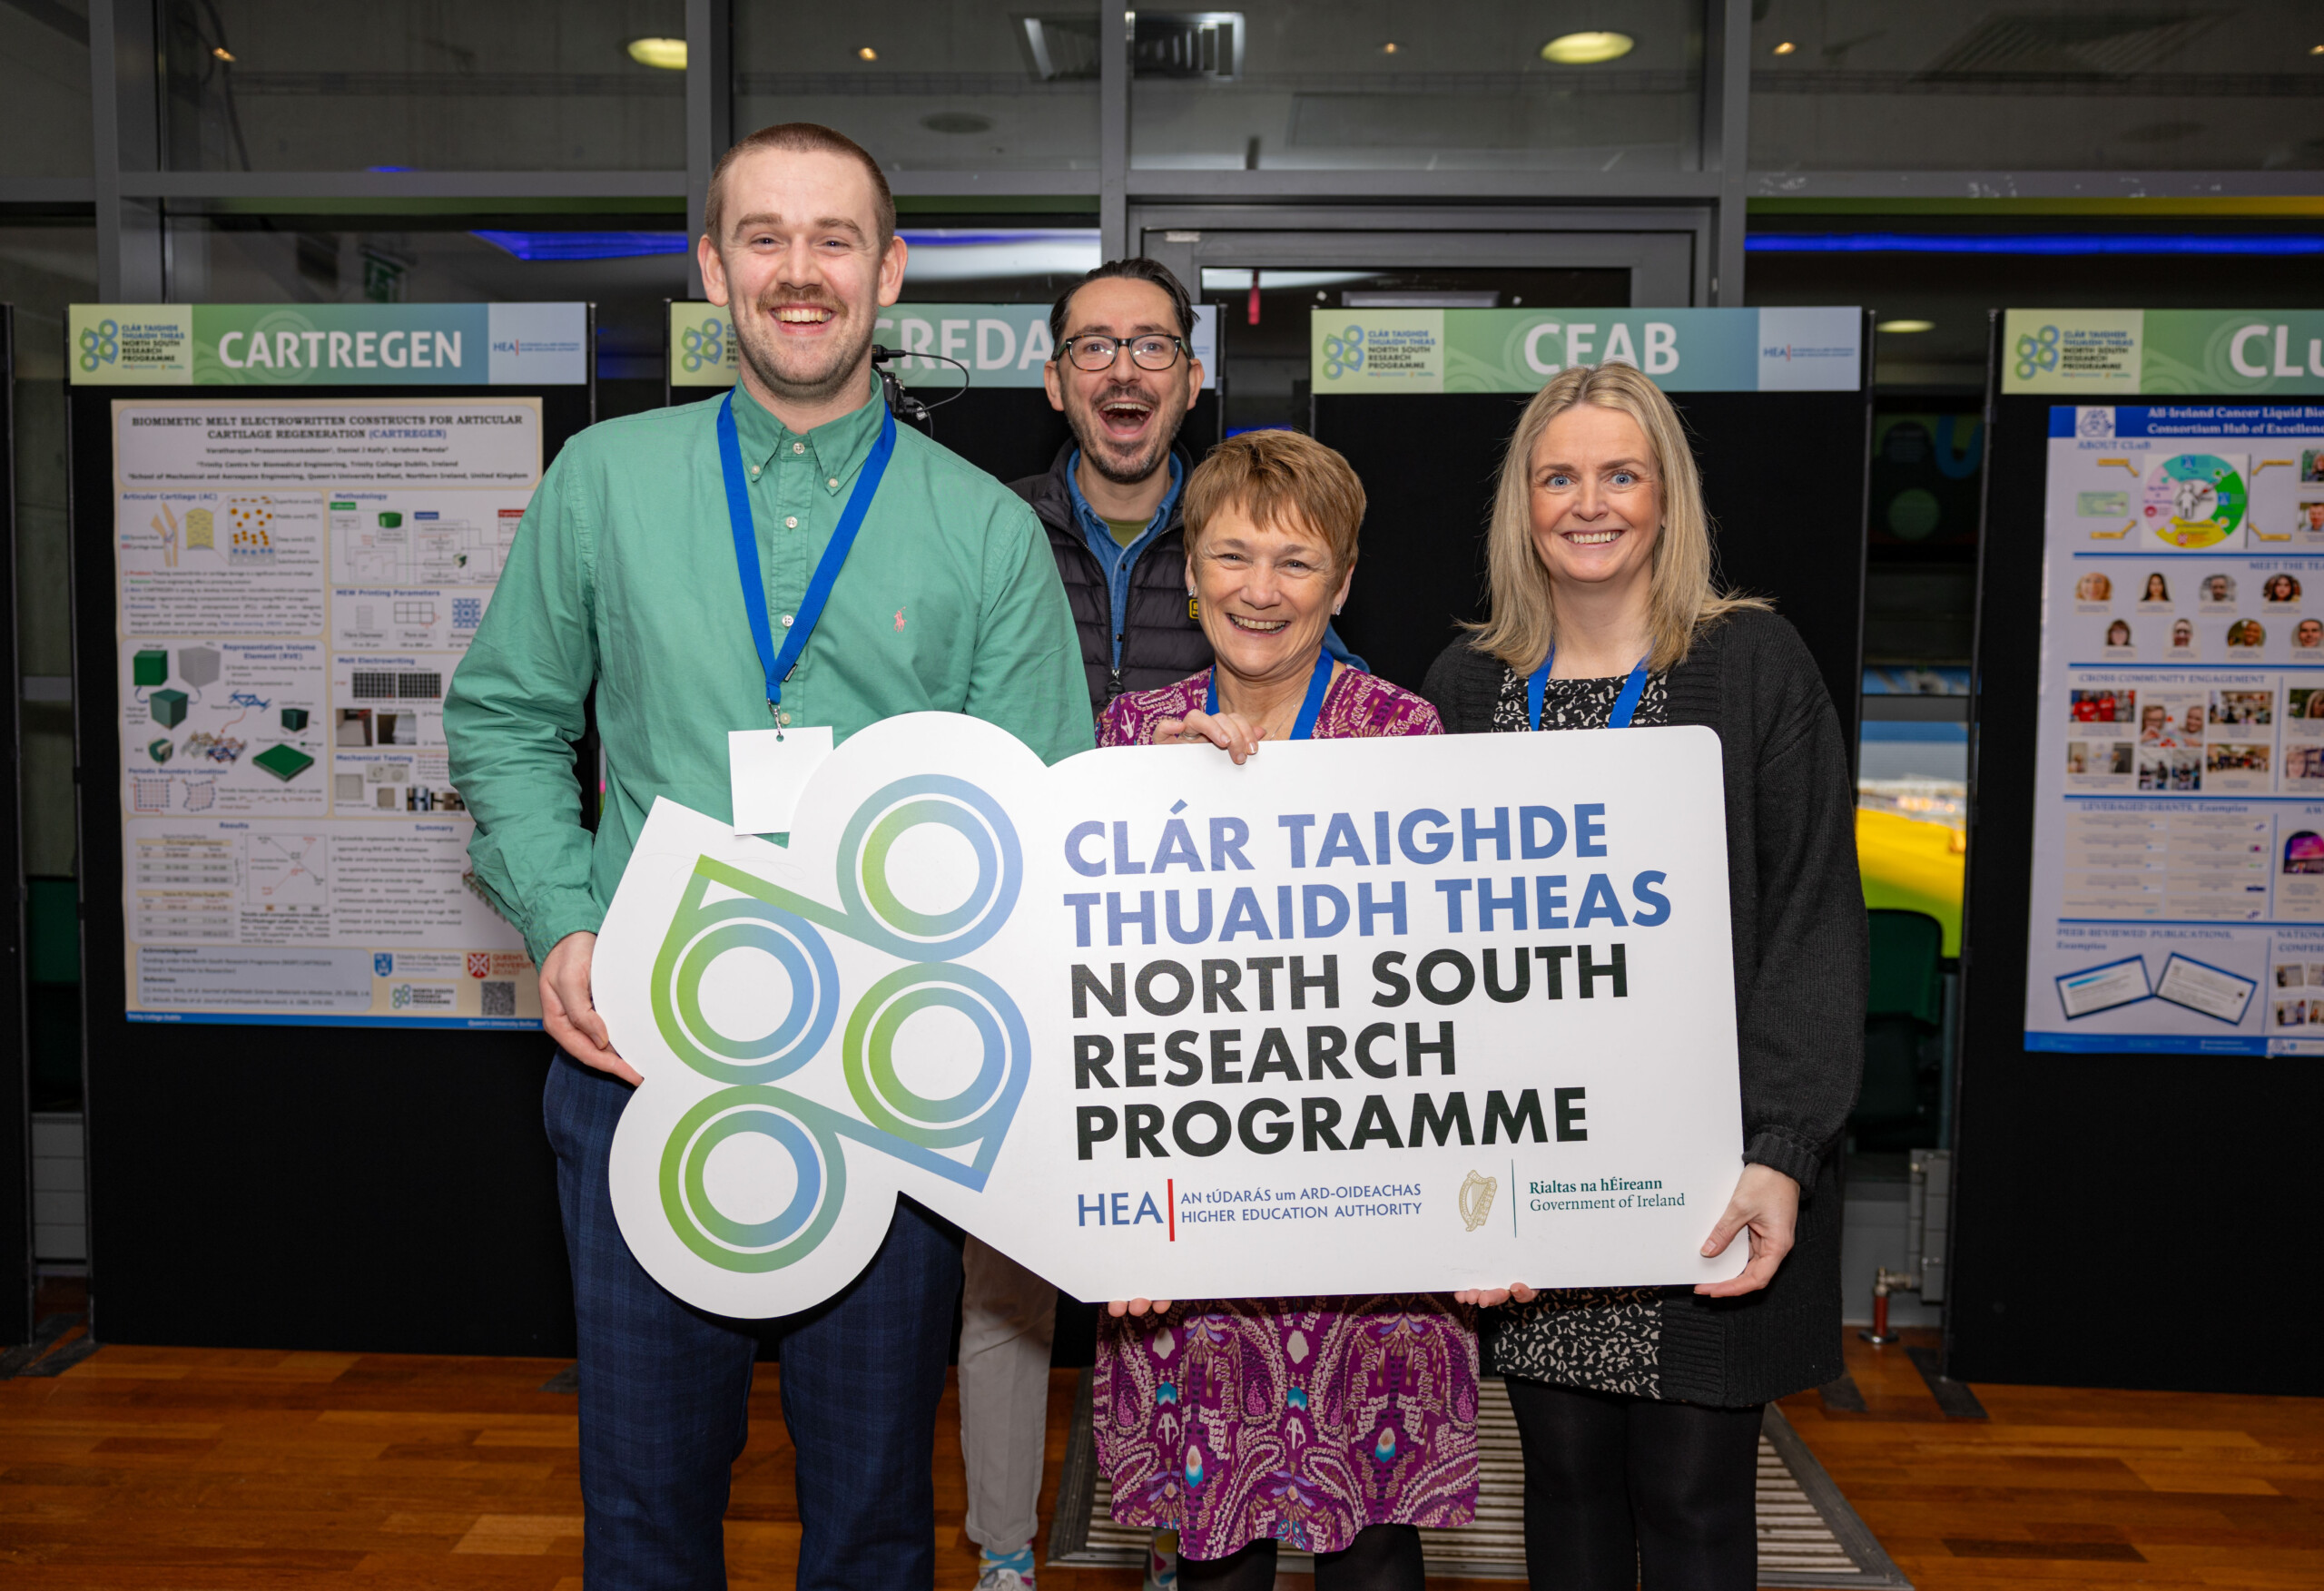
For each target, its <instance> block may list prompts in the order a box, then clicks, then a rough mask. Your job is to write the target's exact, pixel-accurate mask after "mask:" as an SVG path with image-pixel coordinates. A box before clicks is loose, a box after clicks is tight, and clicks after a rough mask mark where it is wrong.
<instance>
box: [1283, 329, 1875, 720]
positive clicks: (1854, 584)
mask: <svg viewBox="0 0 2324 1591" xmlns="http://www.w3.org/2000/svg"><path fill="white" fill-rule="evenodd" d="M1867 340H1868V339H1867ZM1528 401H1529V398H1528V396H1527V395H1524V394H1502V393H1457V394H1447V395H1444V396H1442V397H1410V398H1407V397H1401V396H1396V397H1388V396H1367V397H1353V396H1350V397H1318V398H1316V399H1315V435H1316V437H1317V438H1318V439H1320V440H1322V441H1324V442H1328V443H1330V444H1331V445H1332V446H1333V447H1336V448H1338V449H1339V450H1340V451H1341V452H1342V453H1344V454H1345V455H1346V456H1347V457H1348V460H1349V462H1351V463H1352V464H1354V466H1355V470H1356V473H1357V474H1358V475H1359V476H1362V477H1363V479H1364V494H1365V496H1366V497H1367V498H1368V499H1369V506H1368V508H1367V510H1366V512H1365V515H1364V538H1363V557H1362V561H1361V562H1360V563H1359V564H1358V565H1357V568H1356V575H1355V585H1354V590H1352V591H1351V592H1350V593H1349V594H1348V601H1347V610H1346V612H1345V613H1344V614H1343V615H1342V616H1341V618H1340V620H1339V624H1340V633H1342V634H1343V635H1344V636H1345V637H1346V638H1347V643H1348V644H1349V645H1350V646H1351V647H1353V648H1354V649H1355V650H1356V651H1357V652H1359V653H1362V654H1363V655H1364V659H1365V660H1366V661H1367V662H1369V663H1371V664H1372V667H1373V670H1374V672H1375V673H1378V674H1380V675H1381V676H1382V677H1383V678H1385V679H1388V680H1391V681H1393V682H1394V683H1397V684H1400V685H1407V686H1411V687H1413V688H1414V689H1417V688H1418V687H1419V685H1420V683H1421V680H1422V678H1423V676H1424V675H1425V674H1426V673H1427V672H1428V665H1429V664H1430V663H1433V661H1434V660H1435V658H1436V654H1437V653H1440V652H1442V651H1443V649H1444V646H1445V643H1447V642H1449V641H1451V640H1452V638H1453V637H1454V635H1456V634H1457V633H1459V625H1460V624H1461V623H1462V621H1466V620H1474V619H1477V618H1481V617H1482V615H1483V614H1484V611H1485V570H1484V526H1485V522H1486V520H1487V518H1488V516H1490V514H1491V512H1492V495H1493V486H1494V482H1495V481H1496V479H1497V478H1498V476H1499V473H1500V469H1501V460H1502V453H1503V452H1504V451H1505V449H1506V448H1507V446H1508V442H1509V436H1510V433H1511V432H1512V430H1513V429H1515V427H1516V425H1517V417H1518V416H1519V415H1520V414H1521V412H1523V410H1524V408H1525V405H1526V403H1527V402H1528ZM1671 401H1672V403H1673V404H1675V405H1676V406H1677V407H1678V409H1679V414H1680V415H1681V416H1682V417H1684V418H1685V419H1686V422H1687V425H1688V427H1689V430H1690V431H1691V432H1692V433H1693V436H1694V444H1695V457H1696V459H1697V461H1698V463H1699V465H1700V466H1701V468H1702V474H1703V490H1704V494H1705V496H1706V497H1707V498H1708V499H1709V505H1710V512H1711V517H1712V519H1713V521H1714V522H1715V523H1716V525H1717V526H1718V540H1717V547H1718V562H1719V569H1720V574H1721V577H1722V579H1723V580H1724V581H1725V582H1726V583H1727V584H1730V585H1733V586H1736V587H1738V588H1740V589H1741V590H1744V591H1748V592H1751V593H1753V594H1757V595H1760V596H1765V597H1768V598H1770V599H1771V600H1773V601H1774V603H1775V604H1776V607H1777V611H1778V612H1780V613H1781V614H1783V615H1784V616H1785V617H1786V618H1787V619H1789V620H1790V621H1791V622H1792V624H1795V625H1797V627H1798V629H1799V633H1800V635H1801V637H1802V638H1803V639H1805V640H1806V642H1807V648H1808V650H1809V652H1811V653H1814V655H1815V657H1816V661H1817V664H1818V665H1819V666H1820V667H1821V668H1822V670H1823V674H1824V683H1825V688H1826V689H1827V690H1828V691H1830V692H1831V693H1832V705H1833V706H1834V707H1836V708H1837V709H1838V710H1839V714H1840V727H1841V729H1842V731H1843V732H1844V733H1845V734H1846V740H1847V742H1848V744H1849V746H1850V747H1851V748H1853V747H1854V745H1855V743H1856V698H1857V695H1858V694H1859V692H1861V690H1862V684H1861V677H1862V665H1863V610H1864V535H1865V533H1864V512H1865V510H1864V504H1865V490H1866V469H1867V458H1868V449H1869V444H1870V435H1871V412H1872V411H1871V397H1870V391H1869V383H1867V384H1866V390H1865V391H1863V392H1678V393H1673V394H1671ZM1853 754H1854V753H1853V751H1851V756H1853Z"/></svg>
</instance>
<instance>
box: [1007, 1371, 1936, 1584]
mask: <svg viewBox="0 0 2324 1591" xmlns="http://www.w3.org/2000/svg"><path fill="white" fill-rule="evenodd" d="M1091 1385H1092V1378H1091V1374H1090V1372H1089V1371H1088V1370H1084V1371H1082V1373H1081V1386H1080V1390H1079V1392H1078V1395H1077V1396H1076V1398H1075V1399H1074V1408H1073V1434H1072V1436H1071V1437H1070V1438H1069V1439H1068V1441H1067V1444H1066V1451H1065V1467H1064V1470H1063V1472H1062V1473H1061V1474H1060V1475H1059V1478H1058V1507H1057V1524H1056V1527H1055V1528H1054V1529H1052V1530H1051V1532H1050V1533H1049V1562H1051V1563H1053V1564H1056V1565H1059V1566H1061V1567H1081V1566H1088V1567H1092V1568H1096V1567H1121V1566H1128V1567H1135V1566H1137V1565H1139V1564H1141V1563H1143V1562H1144V1561H1145V1552H1146V1542H1147V1535H1148V1532H1147V1531H1146V1530H1144V1529H1142V1528H1139V1527H1133V1526H1128V1525H1117V1524H1115V1523H1114V1520H1113V1517H1112V1514H1111V1511H1110V1507H1109V1505H1110V1503H1111V1500H1112V1499H1111V1496H1110V1492H1111V1488H1110V1487H1109V1486H1108V1482H1107V1479H1106V1477H1105V1476H1104V1475H1103V1474H1101V1473H1100V1472H1099V1471H1098V1463H1097V1447H1096V1443H1095V1441H1094V1440H1093V1439H1092V1437H1091V1434H1090V1428H1089V1420H1090V1396H1091V1395H1090V1389H1091ZM1478 1390H1479V1391H1480V1392H1481V1393H1482V1398H1481V1399H1480V1400H1479V1404H1478V1409H1477V1517H1476V1519H1475V1521H1474V1522H1473V1523H1472V1524H1469V1525H1464V1526H1462V1527H1459V1528H1458V1529H1453V1530H1423V1531H1422V1532H1421V1544H1422V1550H1423V1553H1424V1554H1425V1555H1426V1557H1427V1560H1428V1573H1429V1576H1430V1578H1432V1579H1434V1578H1436V1577H1438V1576H1443V1578H1445V1579H1469V1580H1517V1581H1521V1580H1523V1579H1524V1578H1525V1528H1524V1494H1523V1476H1524V1461H1523V1459H1522V1458H1521V1456H1520V1454H1519V1451H1518V1445H1517V1421H1516V1418H1515V1417H1514V1416H1513V1415H1512V1414H1511V1412H1510V1409H1509V1395H1508V1393H1507V1392H1506V1391H1504V1390H1502V1384H1501V1382H1500V1381H1499V1380H1487V1381H1485V1382H1483V1383H1482V1385H1481V1386H1480V1387H1479V1389H1478ZM1758 1503H1759V1584H1760V1585H1762V1586H1861V1587H1864V1588H1865V1591H1912V1582H1911V1581H1909V1580H1907V1579H1905V1576H1903V1574H1901V1573H1900V1572H1899V1571H1898V1570H1897V1568H1896V1565H1895V1564H1894V1563H1892V1562H1890V1561H1889V1557H1888V1555H1887V1554H1886V1552H1883V1551H1882V1550H1881V1548H1880V1543H1879V1542H1878V1541H1877V1540H1876V1539H1875V1538H1874V1537H1873V1535H1872V1532H1871V1531H1870V1530H1868V1529H1866V1527H1865V1524H1864V1521H1863V1520H1861V1519H1859V1518H1857V1517H1856V1510H1855V1509H1854V1508H1850V1507H1848V1505H1847V1499H1846V1498H1843V1497H1841V1496H1840V1494H1839V1490H1838V1488H1836V1487H1835V1486H1833V1484H1832V1480H1831V1477H1829V1476H1828V1475H1827V1474H1825V1473H1824V1467H1823V1466H1822V1465H1821V1464H1818V1463H1817V1461H1816V1456H1815V1455H1814V1454H1812V1453H1810V1452H1809V1451H1808V1450H1807V1445H1806V1444H1805V1443H1803V1442H1802V1441H1801V1440H1800V1439H1799V1437H1798V1435H1797V1433H1796V1432H1794V1431H1793V1430H1792V1429H1791V1425H1790V1422H1789V1421H1787V1420H1786V1419H1784V1417H1783V1411H1782V1410H1781V1409H1777V1408H1776V1407H1775V1406H1774V1405H1773V1404H1769V1405H1768V1411H1767V1420H1766V1423H1765V1425H1764V1426H1763V1427H1762V1428H1761V1429H1760V1433H1759V1498H1758ZM1277 1570H1278V1572H1279V1573H1282V1574H1286V1575H1305V1574H1311V1573H1313V1572H1314V1566H1313V1564H1312V1562H1311V1560H1310V1559H1309V1558H1308V1556H1307V1555H1306V1554H1305V1553H1295V1552H1286V1553H1285V1554H1284V1555H1283V1556H1282V1557H1281V1558H1280V1559H1279V1560H1278V1561H1277Z"/></svg>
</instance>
